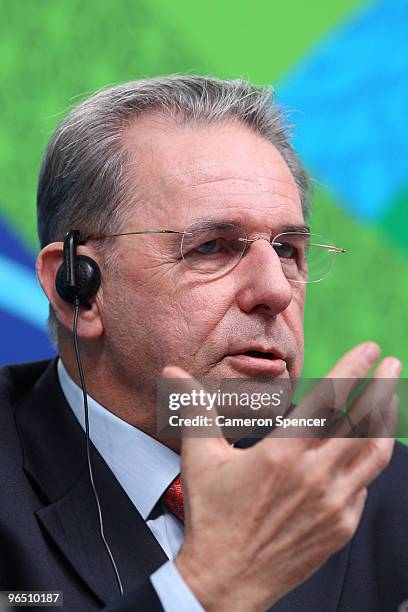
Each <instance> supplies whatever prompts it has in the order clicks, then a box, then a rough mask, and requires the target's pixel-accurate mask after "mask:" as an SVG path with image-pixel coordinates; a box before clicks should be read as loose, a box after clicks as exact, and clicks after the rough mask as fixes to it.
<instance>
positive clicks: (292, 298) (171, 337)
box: [102, 120, 305, 393]
mask: <svg viewBox="0 0 408 612" xmlns="http://www.w3.org/2000/svg"><path fill="white" fill-rule="evenodd" d="M127 146H128V147H129V148H130V149H131V150H132V152H134V160H135V161H134V164H135V170H134V175H135V193H137V194H140V193H141V198H140V200H139V201H137V202H136V203H135V205H134V212H133V213H132V215H131V217H130V219H128V221H127V223H126V227H124V228H123V231H132V230H134V231H136V230H152V229H175V230H181V231H182V230H184V229H185V228H186V227H187V226H188V225H189V224H191V223H192V222H194V221H196V220H206V219H212V220H214V219H215V220H229V221H230V220H237V221H239V222H240V223H241V224H242V226H244V227H245V229H246V232H247V235H248V236H249V237H251V236H257V235H259V234H262V235H264V236H267V237H272V236H275V235H276V234H278V233H280V232H281V231H282V230H283V228H285V227H287V226H301V225H302V224H304V219H303V215H302V209H301V202H300V197H299V193H298V190H297V188H296V185H295V182H294V180H293V177H292V175H291V173H290V171H289V169H288V167H287V165H286V163H285V162H284V160H283V159H282V157H281V155H280V154H279V153H278V151H277V150H276V149H275V148H274V147H273V146H272V145H271V144H270V143H269V142H267V141H266V140H264V139H263V138H261V137H259V136H258V135H256V134H254V133H253V132H251V131H250V130H249V129H248V128H246V127H245V126H242V125H240V124H238V123H235V124H231V125H229V126H224V127H217V126H212V127H168V126H165V125H163V124H162V123H161V122H160V120H159V121H156V122H155V123H153V122H152V121H151V120H145V121H144V122H143V124H142V125H141V124H140V122H139V123H138V126H137V127H135V128H134V129H133V130H132V131H130V132H129V133H128V135H127ZM117 248H118V251H119V259H118V261H119V264H118V270H117V272H116V273H115V274H112V275H108V277H106V278H105V279H104V283H103V302H102V316H103V322H104V327H105V333H106V344H107V347H108V351H109V358H110V360H111V362H112V366H113V372H115V374H116V376H118V377H121V378H122V379H123V380H126V384H127V385H133V388H134V389H135V391H138V392H139V393H140V392H145V393H147V392H150V391H152V390H153V389H154V387H155V384H156V380H157V377H158V376H160V372H161V370H162V368H163V367H164V366H165V365H167V364H173V365H178V366H181V367H183V368H184V369H185V370H187V371H188V372H189V373H191V374H192V375H193V376H197V377H206V376H209V377H216V378H221V377H252V376H266V375H270V376H280V377H289V376H291V377H297V376H299V374H300V372H301V368H302V363H303V310H304V300H305V286H304V285H301V284H293V283H292V284H291V283H289V282H288V281H287V279H286V278H285V276H284V274H283V272H282V268H281V265H280V261H279V258H278V256H277V254H276V253H275V251H274V250H273V248H271V246H270V244H268V242H266V241H265V240H258V241H256V242H254V243H252V244H251V246H250V248H249V249H248V250H247V251H246V253H245V255H244V256H243V257H242V259H241V260H240V262H239V263H238V265H237V266H236V267H235V268H234V269H232V270H231V271H230V272H229V273H228V274H225V275H223V276H219V277H215V278H214V277H212V276H208V275H205V274H202V273H200V272H197V271H195V270H193V269H190V268H188V267H187V266H186V264H185V262H184V261H183V259H182V258H181V256H180V252H179V248H178V244H177V245H175V242H174V236H168V235H157V236H154V235H153V236H128V237H121V238H119V239H118V243H117ZM262 352H263V353H264V356H262V355H260V354H259V353H262Z"/></svg>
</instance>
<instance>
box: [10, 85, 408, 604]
mask: <svg viewBox="0 0 408 612" xmlns="http://www.w3.org/2000/svg"><path fill="white" fill-rule="evenodd" d="M308 213H309V203H308V181H307V176H306V173H305V171H304V170H303V169H302V167H301V164H300V162H299V160H298V159H297V157H296V155H295V153H294V151H293V150H292V148H291V146H290V145H289V143H288V141H287V137H286V133H285V130H284V128H283V125H282V120H281V116H280V113H279V110H278V109H277V108H276V106H275V105H274V103H273V100H272V98H271V94H270V92H269V90H267V89H264V88H257V87H253V86H252V85H250V84H248V83H245V82H241V81H219V80H217V79H210V78H203V77H192V76H184V77H183V76H175V77H167V78H161V79H150V80H146V81H136V82H134V83H128V84H125V85H122V86H118V87H114V88H111V89H108V90H104V91H101V92H100V93H98V94H96V95H95V96H93V97H92V98H90V99H88V100H86V101H85V102H83V103H82V104H80V105H79V106H77V107H76V108H75V109H73V111H72V112H71V113H70V115H69V116H68V117H67V118H66V119H65V120H64V121H63V122H62V124H61V125H60V126H59V128H58V129H57V130H56V132H55V134H54V135H53V137H52V138H51V141H50V143H49V146H48V149H47V152H46V156H45V159H44V162H43V166H42V169H41V174H40V179H39V188H38V227H39V236H40V241H41V246H42V250H41V252H40V254H39V257H38V264H37V272H38V277H39V280H40V283H41V285H42V287H43V289H44V291H45V293H46V295H47V296H48V299H49V301H50V306H51V315H50V318H51V321H50V324H51V327H52V330H53V333H54V336H55V338H56V341H57V344H58V349H59V354H60V359H59V360H58V361H56V362H51V363H37V364H30V365H25V366H15V367H10V368H8V369H7V368H6V369H5V370H4V371H3V373H2V382H1V401H2V408H1V411H0V414H1V418H2V433H3V443H2V446H1V453H2V466H3V470H2V478H3V481H4V484H3V486H2V496H4V499H3V500H2V504H1V510H0V516H1V520H0V525H1V537H2V553H1V556H2V559H1V576H2V578H1V588H2V589H3V590H4V589H7V590H11V589H14V590H47V591H52V590H61V591H63V592H64V606H65V608H66V609H67V610H85V609H101V608H103V607H104V606H108V607H109V609H110V610H116V611H119V610H162V609H164V610H168V611H173V610H178V611H183V610H188V611H191V612H194V611H195V610H202V609H205V610H210V611H212V610H217V611H218V610H220V611H224V610H228V611H229V610H234V611H236V610H242V611H244V610H245V611H258V610H266V609H269V608H272V609H273V610H277V611H283V610H286V611H289V610H290V611H293V610H300V609H302V610H308V611H310V612H319V611H321V612H328V611H330V610H333V611H334V610H359V611H360V610H367V611H370V612H372V611H375V610H381V611H384V612H385V611H387V612H388V611H391V610H394V609H396V607H397V605H398V604H399V603H400V602H401V600H402V599H404V597H406V596H407V594H408V583H407V581H406V576H407V574H406V571H407V555H408V553H407V551H408V537H407V535H406V532H405V531H404V529H403V520H405V517H406V509H407V508H408V494H407V492H406V487H405V486H404V485H403V484H402V482H401V475H402V473H403V469H404V468H406V466H407V451H406V450H405V448H404V447H402V446H401V445H397V446H396V448H395V450H394V452H393V440H392V438H387V437H384V438H376V439H363V438H350V437H348V438H345V439H341V438H331V439H324V440H321V441H316V440H313V439H307V438H294V439H291V440H285V439H277V438H274V437H273V436H271V437H267V438H265V439H264V440H261V441H259V442H258V443H257V444H253V445H250V443H246V442H245V440H244V441H241V442H242V443H238V444H237V445H235V446H231V445H230V444H229V443H228V442H227V441H226V440H225V439H224V438H222V437H220V436H218V437H217V436H215V437H208V438H189V437H188V436H187V437H185V439H184V440H183V443H182V448H181V445H180V442H179V441H177V440H174V439H172V440H170V441H169V440H162V441H160V440H157V439H155V438H156V387H157V381H158V379H159V377H160V376H161V375H163V376H164V377H167V378H176V379H180V384H182V385H184V388H185V389H186V390H187V391H188V390H189V389H191V388H192V387H191V386H192V385H193V384H195V383H193V382H192V381H191V379H190V377H196V378H205V377H207V378H236V377H237V378H246V377H248V378H249V377H251V378H255V379H259V380H262V379H264V378H265V377H266V376H269V377H274V378H281V379H283V380H286V379H289V378H290V379H296V378H298V377H299V376H300V374H301V371H302V365H303V310H304V303H305V294H306V291H305V288H306V282H307V281H308V280H313V279H312V278H311V274H312V269H313V266H311V267H310V269H308V270H307V273H306V274H305V270H304V269H303V267H302V266H303V253H302V249H303V248H304V247H303V246H302V245H303V244H304V238H305V236H306V235H308V228H307V225H306V223H307V216H308ZM72 230H78V231H79V232H80V235H81V241H80V242H81V244H80V245H79V246H78V247H77V248H76V249H75V253H74V255H78V256H79V257H80V256H87V257H91V258H92V260H93V261H94V262H96V263H97V266H98V269H100V271H101V279H102V280H101V283H100V286H99V287H98V290H97V291H96V293H95V294H94V295H93V296H91V297H90V299H89V300H87V301H88V302H89V303H88V304H86V305H84V306H81V308H80V309H79V314H78V321H77V331H78V336H79V342H80V353H81V358H82V363H83V369H84V373H85V378H86V384H87V388H88V394H89V399H88V402H89V414H90V437H91V440H92V443H93V447H92V449H93V450H92V468H93V476H94V482H95V486H96V488H97V492H98V495H99V501H100V507H101V511H102V515H103V528H104V536H105V537H106V543H107V545H108V546H109V551H110V553H111V555H112V558H111V559H110V558H109V554H108V551H107V547H106V546H104V543H103V541H102V538H101V534H100V527H99V522H98V511H97V507H96V504H95V498H94V495H93V491H92V487H91V482H90V477H89V470H88V464H87V459H86V446H85V439H84V433H83V429H84V428H85V423H84V410H83V399H82V395H81V387H80V377H79V374H78V368H77V360H76V356H75V351H74V347H73V344H72V327H73V317H74V308H73V305H72V303H71V302H72V300H71V301H70V300H67V299H65V298H66V296H65V298H64V297H61V291H58V290H57V288H56V277H57V274H58V270H59V269H60V266H61V264H62V261H63V255H62V247H63V244H62V241H63V240H64V236H65V234H66V232H70V231H72ZM163 230H166V232H165V233H160V232H162V231H163ZM152 232H153V233H152ZM112 235H114V237H112ZM299 245H300V246H299ZM324 245H325V243H324V242H323V243H322V244H320V245H317V248H323V249H325V246H324ZM331 255H333V253H332V251H330V250H327V249H326V250H323V257H326V256H327V257H331ZM326 263H327V261H326ZM65 265H67V263H65ZM326 267H327V269H328V268H329V267H330V266H326ZM314 280H319V279H317V278H315V279H314ZM379 354H380V351H379V348H378V347H377V346H376V345H375V344H374V343H371V342H367V343H364V344H362V345H360V346H358V347H355V348H354V349H353V350H351V351H350V352H349V353H348V354H347V355H345V356H344V357H343V358H342V359H341V360H340V361H339V362H338V364H337V365H336V366H335V367H334V368H333V370H332V371H331V372H330V374H329V376H330V377H332V378H340V379H341V378H344V379H352V378H359V377H363V378H364V377H366V376H367V375H368V373H369V371H370V370H371V368H372V367H373V366H374V364H375V363H376V361H377V359H378V357H379ZM166 366H167V367H166ZM400 371H401V364H400V363H399V361H398V360H397V359H395V358H393V357H387V358H385V359H383V360H382V361H381V362H380V363H379V365H378V366H377V368H376V369H375V371H374V378H377V379H378V378H387V379H389V381H390V383H389V385H388V386H387V390H386V395H385V402H386V405H387V407H388V409H389V411H390V412H393V411H395V409H396V397H395V384H396V382H395V381H396V379H398V377H399V374H400ZM344 399H347V392H345V397H344ZM361 401H362V403H363V404H365V405H367V404H369V394H368V393H366V392H365V394H363V396H362V400H361ZM252 442H253V441H252ZM244 447H247V448H244ZM180 452H181V461H182V468H181V471H182V475H183V481H182V484H183V487H184V503H185V517H184V524H183V522H182V519H183V508H182V502H183V499H182V497H181V490H180V481H179V480H176V483H177V486H176V487H174V486H173V487H170V485H171V484H172V482H173V481H174V480H175V479H176V478H177V476H178V474H179V472H180V454H179V453H180ZM371 483H372V484H371ZM369 485H370V486H369ZM368 486H369V489H368V495H367V487H368ZM169 487H170V488H169ZM174 513H176V514H177V516H176V514H174ZM119 582H120V583H121V585H122V587H123V591H124V595H123V597H120V596H119V592H118V584H119Z"/></svg>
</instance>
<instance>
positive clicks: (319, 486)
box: [302, 465, 327, 494]
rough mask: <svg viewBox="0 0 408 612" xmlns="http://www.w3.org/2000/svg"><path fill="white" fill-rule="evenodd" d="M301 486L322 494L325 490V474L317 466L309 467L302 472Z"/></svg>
mask: <svg viewBox="0 0 408 612" xmlns="http://www.w3.org/2000/svg"><path fill="white" fill-rule="evenodd" d="M302 481H303V485H304V486H305V488H306V489H307V490H309V491H310V492H314V493H319V494H323V493H325V492H326V489H327V478H326V474H325V472H324V471H323V470H322V469H321V468H320V467H319V466H318V465H314V466H310V467H309V468H306V469H304V470H303V472H302Z"/></svg>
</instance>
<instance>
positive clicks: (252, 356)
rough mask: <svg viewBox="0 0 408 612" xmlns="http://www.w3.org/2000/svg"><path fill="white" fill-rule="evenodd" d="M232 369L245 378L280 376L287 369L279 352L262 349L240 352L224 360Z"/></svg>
mask: <svg viewBox="0 0 408 612" xmlns="http://www.w3.org/2000/svg"><path fill="white" fill-rule="evenodd" d="M224 359H225V360H226V361H227V362H228V363H229V364H230V365H231V366H232V367H233V368H234V369H236V370H238V371H239V372H240V373H243V374H246V375H247V376H272V377H275V376H280V375H282V374H283V373H284V372H285V370H286V367H287V363H286V361H285V359H284V358H283V355H282V354H281V353H280V352H279V351H275V350H272V351H267V350H263V349H249V350H242V351H238V352H236V353H233V354H230V355H227V356H226V357H225V358H224Z"/></svg>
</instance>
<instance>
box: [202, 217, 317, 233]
mask: <svg viewBox="0 0 408 612" xmlns="http://www.w3.org/2000/svg"><path fill="white" fill-rule="evenodd" d="M191 225H194V228H195V229H196V230H198V231H206V230H223V229H227V228H229V227H236V228H239V227H243V225H244V224H243V223H242V221H237V220H236V219H225V220H224V219H206V220H203V221H202V222H200V221H197V222H196V223H194V222H193V223H192V224H191ZM276 231H277V233H278V234H283V233H284V232H299V233H303V234H310V227H309V226H308V225H304V224H300V225H296V224H291V223H290V224H288V225H284V226H281V227H280V228H279V229H278V230H276Z"/></svg>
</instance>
